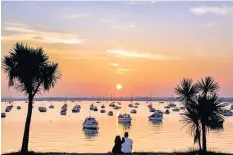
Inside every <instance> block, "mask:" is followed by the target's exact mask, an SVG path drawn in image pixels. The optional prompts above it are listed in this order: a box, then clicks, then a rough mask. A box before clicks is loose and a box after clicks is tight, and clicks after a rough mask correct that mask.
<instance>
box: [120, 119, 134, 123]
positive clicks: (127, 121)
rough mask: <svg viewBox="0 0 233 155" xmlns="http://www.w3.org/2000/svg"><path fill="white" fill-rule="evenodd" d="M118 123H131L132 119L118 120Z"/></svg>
mask: <svg viewBox="0 0 233 155" xmlns="http://www.w3.org/2000/svg"><path fill="white" fill-rule="evenodd" d="M118 121H119V122H121V123H131V121H132V119H131V118H127V119H126V118H118Z"/></svg>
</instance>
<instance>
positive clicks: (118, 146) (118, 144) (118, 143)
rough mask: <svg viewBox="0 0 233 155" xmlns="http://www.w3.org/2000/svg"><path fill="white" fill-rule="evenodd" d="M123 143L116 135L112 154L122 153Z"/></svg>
mask: <svg viewBox="0 0 233 155" xmlns="http://www.w3.org/2000/svg"><path fill="white" fill-rule="evenodd" d="M122 143H124V139H122V141H121V137H120V136H119V135H118V136H116V138H115V145H114V146H113V148H112V153H122V151H121V144H122Z"/></svg>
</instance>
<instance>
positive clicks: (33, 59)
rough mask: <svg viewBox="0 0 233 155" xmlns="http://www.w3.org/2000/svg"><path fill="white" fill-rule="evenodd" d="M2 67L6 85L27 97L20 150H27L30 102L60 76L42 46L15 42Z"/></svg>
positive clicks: (47, 89) (50, 86)
mask: <svg viewBox="0 0 233 155" xmlns="http://www.w3.org/2000/svg"><path fill="white" fill-rule="evenodd" d="M2 69H3V71H4V72H5V73H6V74H7V78H8V80H9V83H8V85H9V86H10V87H15V89H17V90H18V91H20V92H24V93H25V95H26V96H27V97H28V112H27V118H26V123H25V129H24V136H23V143H22V148H21V151H23V152H27V151H28V141H29V131H30V123H31V116H32V103H33V99H34V97H35V95H36V94H38V93H40V92H41V91H42V90H44V91H49V89H50V88H52V87H54V86H55V84H56V83H57V80H58V79H59V78H60V73H59V71H58V64H57V63H52V62H50V61H49V57H48V56H47V55H46V54H45V53H44V50H43V49H42V48H31V47H28V46H27V45H23V44H22V43H16V44H15V45H14V47H13V48H12V49H11V51H10V54H9V56H4V58H3V60H2Z"/></svg>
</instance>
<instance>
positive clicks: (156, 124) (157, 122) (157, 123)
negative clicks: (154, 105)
mask: <svg viewBox="0 0 233 155" xmlns="http://www.w3.org/2000/svg"><path fill="white" fill-rule="evenodd" d="M149 122H150V124H152V126H161V125H162V124H163V122H162V121H157V120H151V121H149Z"/></svg>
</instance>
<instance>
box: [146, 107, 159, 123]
mask: <svg viewBox="0 0 233 155" xmlns="http://www.w3.org/2000/svg"><path fill="white" fill-rule="evenodd" d="M148 118H149V120H150V121H159V122H160V121H162V120H163V112H162V111H160V110H155V112H154V114H153V115H151V116H149V117H148Z"/></svg>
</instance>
